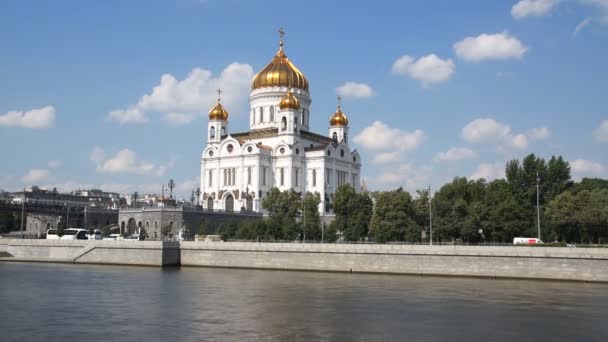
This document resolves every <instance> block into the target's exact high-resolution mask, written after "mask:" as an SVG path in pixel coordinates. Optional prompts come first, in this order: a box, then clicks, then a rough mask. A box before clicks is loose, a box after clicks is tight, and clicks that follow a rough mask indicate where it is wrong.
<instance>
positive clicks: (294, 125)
mask: <svg viewBox="0 0 608 342" xmlns="http://www.w3.org/2000/svg"><path fill="white" fill-rule="evenodd" d="M293 129H298V117H297V116H294V117H293Z"/></svg>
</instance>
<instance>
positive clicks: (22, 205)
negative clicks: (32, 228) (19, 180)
mask: <svg viewBox="0 0 608 342" xmlns="http://www.w3.org/2000/svg"><path fill="white" fill-rule="evenodd" d="M26 198H27V197H26V195H25V187H23V201H21V238H22V239H23V224H24V222H23V220H24V216H25V199H26Z"/></svg>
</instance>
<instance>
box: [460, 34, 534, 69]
mask: <svg viewBox="0 0 608 342" xmlns="http://www.w3.org/2000/svg"><path fill="white" fill-rule="evenodd" d="M527 50H528V48H527V47H525V46H524V45H523V44H522V43H521V42H520V41H519V39H517V38H516V37H513V36H511V35H509V33H507V32H502V33H495V34H486V33H483V34H480V35H479V36H477V37H467V38H465V39H463V40H461V41H459V42H457V43H455V44H454V52H456V55H457V56H458V57H459V58H461V59H464V60H466V61H469V62H479V61H482V60H487V59H513V58H514V59H522V58H523V57H524V54H525V53H526V51H527Z"/></svg>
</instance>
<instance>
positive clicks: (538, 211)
mask: <svg viewBox="0 0 608 342" xmlns="http://www.w3.org/2000/svg"><path fill="white" fill-rule="evenodd" d="M539 185H540V177H539V176H538V171H536V227H537V229H538V239H539V240H540V191H539Z"/></svg>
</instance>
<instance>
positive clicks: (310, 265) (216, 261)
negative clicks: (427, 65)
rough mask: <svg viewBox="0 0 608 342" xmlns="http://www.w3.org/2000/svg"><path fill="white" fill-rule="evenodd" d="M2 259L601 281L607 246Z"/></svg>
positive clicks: (93, 250)
mask: <svg viewBox="0 0 608 342" xmlns="http://www.w3.org/2000/svg"><path fill="white" fill-rule="evenodd" d="M2 251H6V252H7V253H9V254H10V255H11V257H3V258H0V260H4V261H42V262H70V263H89V264H115V265H145V266H158V267H163V266H178V265H181V266H190V267H221V268H251V269H272V270H297V271H323V272H349V273H385V274H411V275H421V276H425V275H426V276H453V277H481V278H521V279H546V280H568V281H584V282H608V249H607V248H564V247H548V248H533V247H524V246H501V247H491V246H420V245H416V246H414V245H375V244H374V245H365V244H300V243H255V242H181V243H178V242H162V241H129V242H126V241H87V240H84V241H52V240H50V241H49V240H5V241H1V242H0V252H2Z"/></svg>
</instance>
